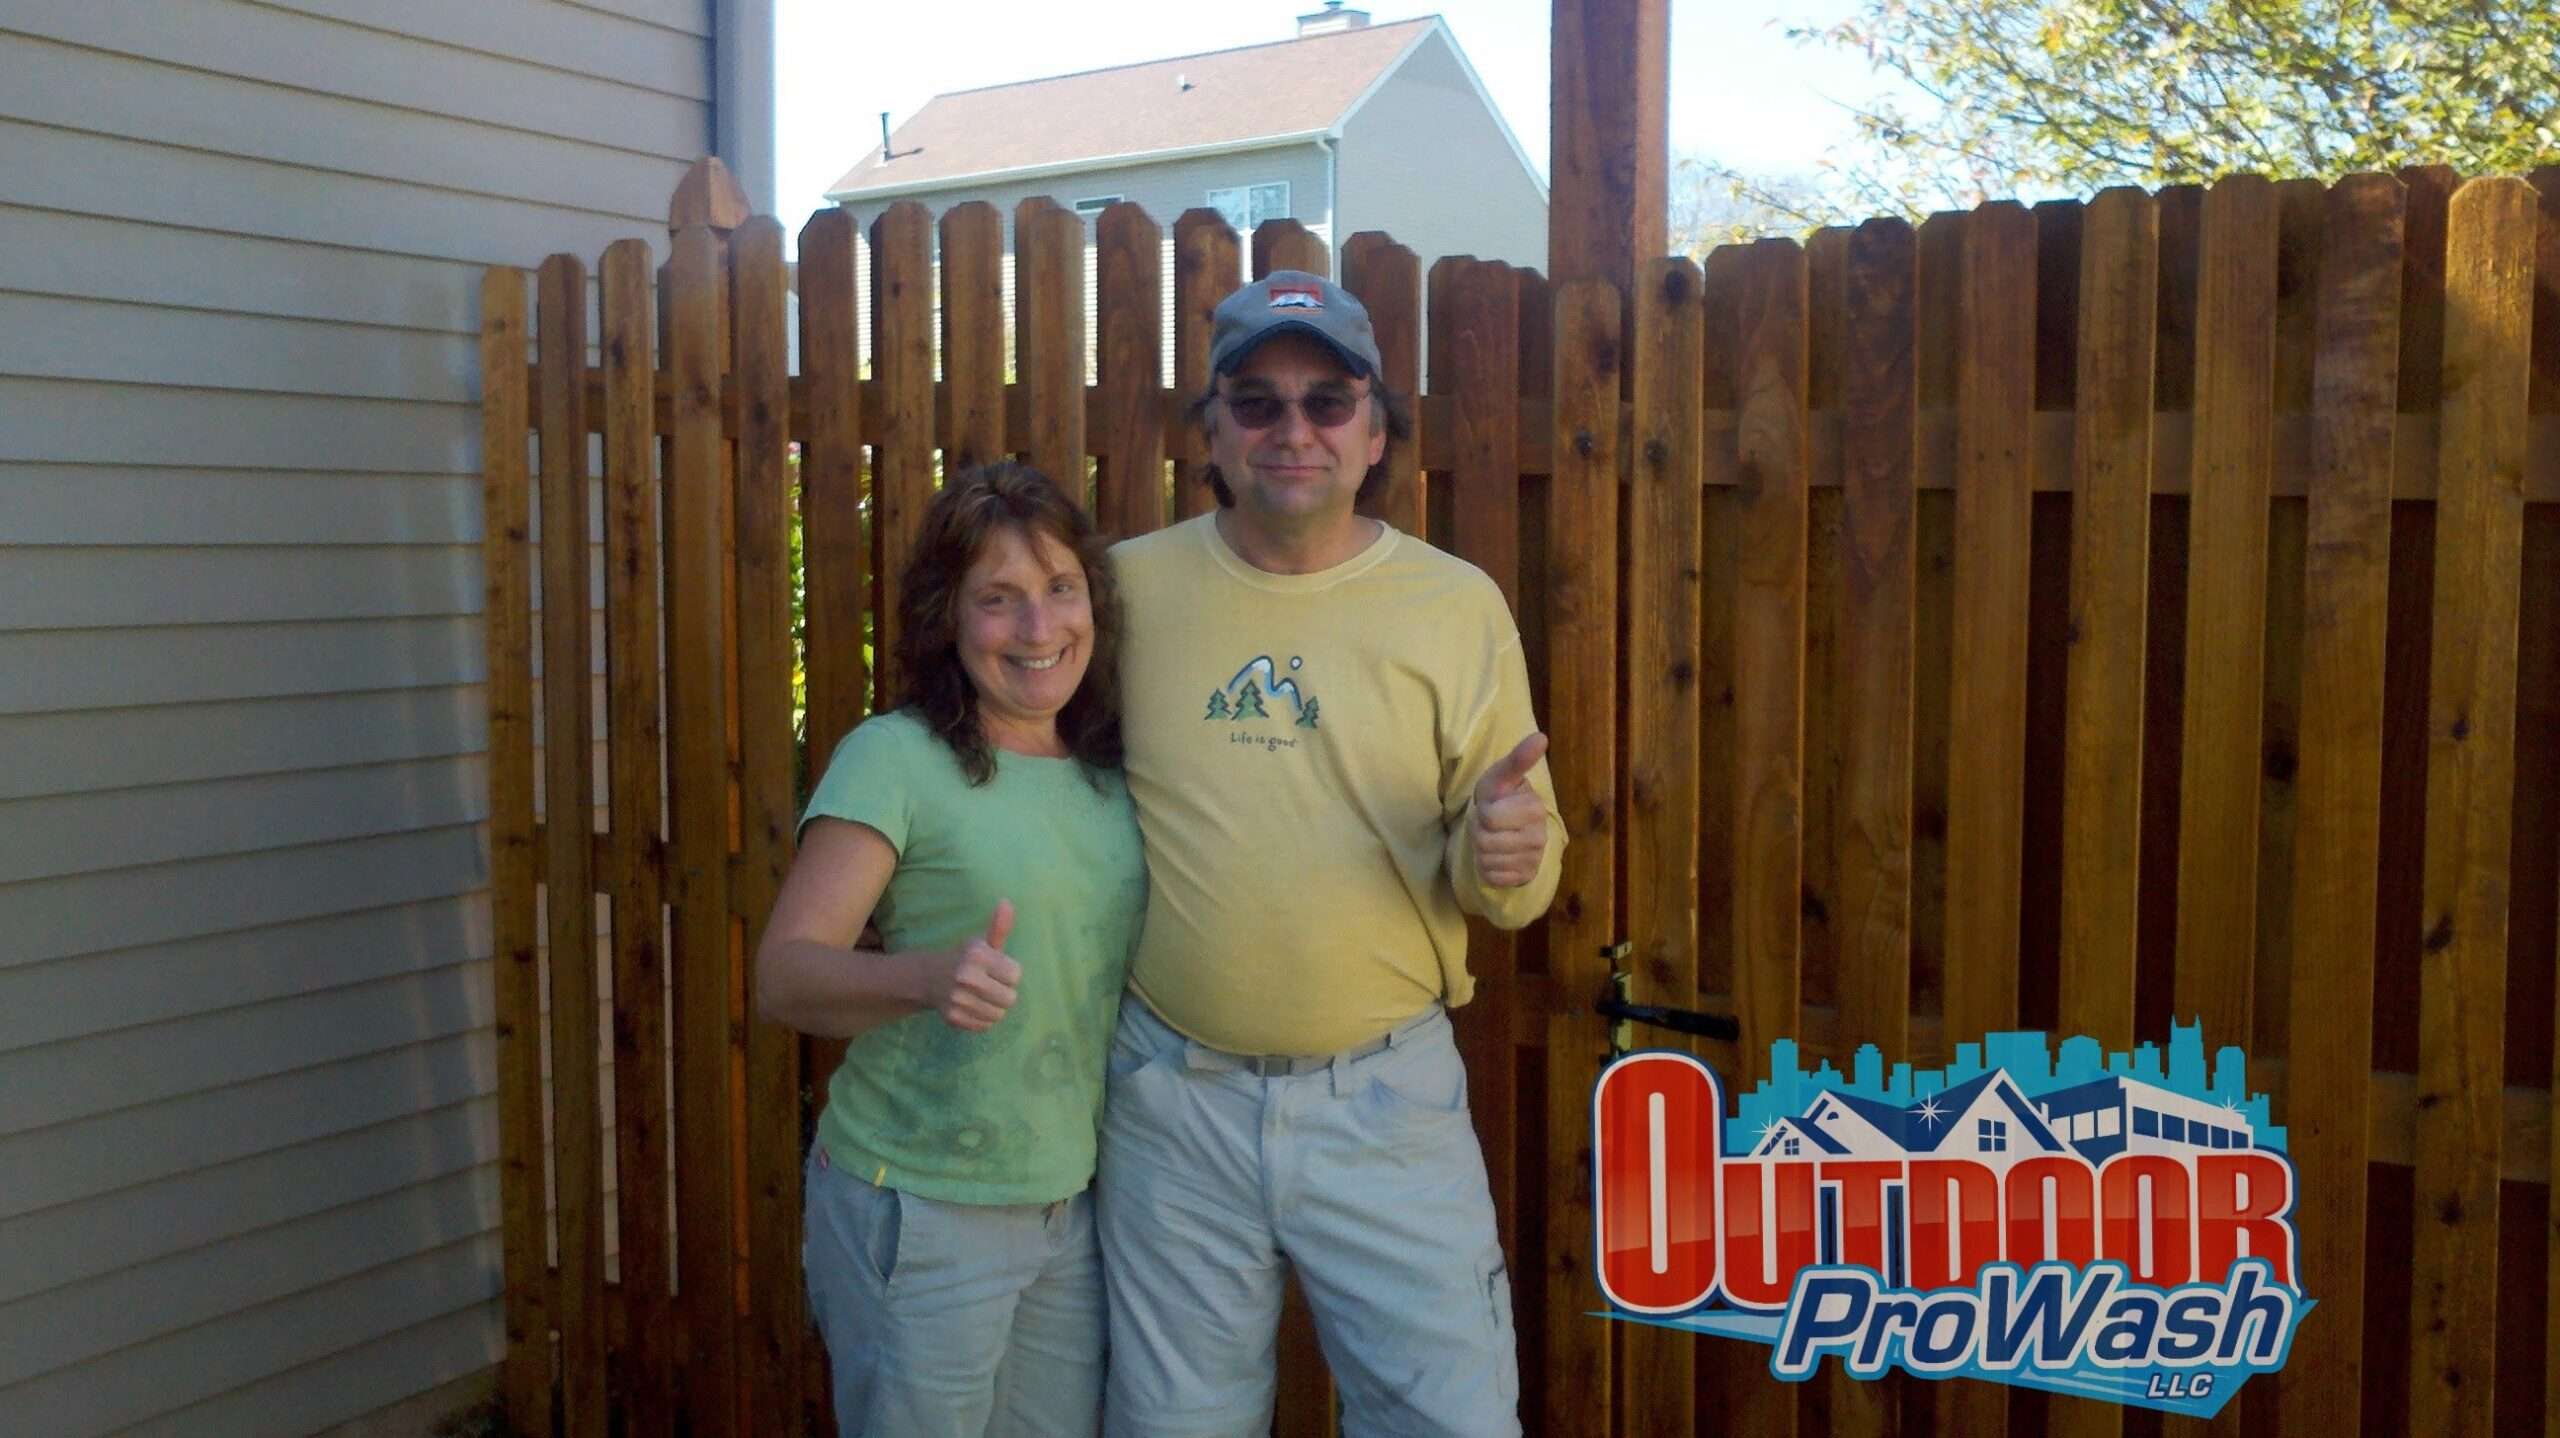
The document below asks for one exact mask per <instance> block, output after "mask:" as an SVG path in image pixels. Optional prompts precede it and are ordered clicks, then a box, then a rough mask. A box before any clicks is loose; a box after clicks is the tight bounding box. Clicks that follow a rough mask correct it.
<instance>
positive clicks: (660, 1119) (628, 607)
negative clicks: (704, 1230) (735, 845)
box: [596, 239, 675, 1438]
mask: <svg viewBox="0 0 2560 1438" xmlns="http://www.w3.org/2000/svg"><path fill="white" fill-rule="evenodd" d="M654 271H655V266H654V264H653V262H652V260H651V256H650V250H649V245H648V243H647V242H646V241H644V240H638V239H626V240H617V241H615V242H614V243H613V244H612V245H611V246H609V247H608V248H607V249H606V250H605V252H604V261H603V264H602V265H601V266H600V270H599V274H598V276H597V287H596V288H597V295H598V297H599V300H600V303H601V308H602V310H603V319H602V324H601V326H600V333H601V337H602V340H603V345H602V356H603V361H604V363H603V371H604V376H603V378H604V383H603V395H602V404H601V406H600V407H599V408H600V410H601V424H602V428H603V433H604V465H605V484H604V508H605V514H604V530H603V533H604V543H605V553H606V563H605V651H606V652H605V708H606V721H605V732H606V736H607V745H606V748H607V754H606V767H607V795H608V797H607V806H608V809H609V812H610V814H611V819H610V822H609V825H608V831H607V833H606V835H605V836H604V840H603V844H604V846H605V847H604V850H603V852H604V855H605V861H604V862H602V863H599V864H598V866H597V867H598V871H599V873H600V874H601V875H602V876H603V878H604V887H605V888H606V889H607V890H608V891H609V893H610V896H611V899H612V921H613V936H612V937H613V960H612V972H613V998H612V1004H613V1024H612V1034H613V1073H614V1109H613V1126H614V1136H615V1163H614V1172H615V1180H616V1181H615V1189H616V1193H615V1199H616V1208H615V1218H616V1224H617V1227H616V1236H617V1242H618V1247H619V1259H620V1264H621V1268H620V1274H619V1283H620V1289H621V1293H622V1301H623V1306H624V1308H625V1309H626V1310H627V1313H628V1322H627V1324H626V1325H624V1328H623V1335H624V1336H623V1338H622V1343H621V1348H622V1362H623V1370H624V1372H625V1374H626V1375H627V1377H626V1383H627V1387H628V1392H627V1394H626V1401H625V1403H624V1408H625V1414H626V1418H627V1420H628V1421H629V1425H630V1427H631V1430H632V1431H633V1433H634V1434H635V1435H648V1438H661V1435H666V1434H669V1433H672V1432H673V1426H672V1425H673V1421H674V1420H673V1413H672V1410H673V1408H674V1404H675V1386H674V1363H675V1354H674V1349H673V1347H672V1345H671V1343H670V1338H671V1333H670V1331H669V1330H670V1327H671V1325H670V1309H669V1304H670V1301H671V1298H672V1294H671V1292H670V1290H669V1287H668V1283H667V1261H668V1257H669V1255H670V1254H671V1253H672V1252H673V1251H674V1238H673V1235H672V1233H671V1232H670V1231H669V1227H668V1223H667V1217H666V1214H667V1205H668V1201H669V1195H668V1192H667V1184H666V1170H667V1158H668V1148H667V1124H666V1118H665V1113H664V1105H665V1103H666V1098H667V1072H666V1063H665V1043H666V1036H667V1030H666V1020H665V1004H666V977H665V973H666V949H665V945H664V943H663V940H662V927H663V924H662V921H661V919H660V913H661V910H660V905H661V903H662V901H663V892H662V888H663V886H662V884H661V880H660V874H659V867H658V863H657V849H658V839H659V834H660V832H661V827H662V824H663V821H664V816H663V812H662V809H661V805H660V792H659V784H660V773H661V767H660V766H661V762H662V744H663V740H664V734H663V732H662V729H661V726H660V723H659V714H658V693H659V684H660V675H661V672H662V670H661V664H660V660H659V653H660V650H659V644H660V633H659V627H658V578H659V574H660V561H659V555H658V475H657V459H658V438H657V433H656V421H655V393H654V392H655V388H656V384H655V382H656V379H657V369H656V366H657V353H656V351H657V345H656V339H657V329H656V321H655V318H654V316H653V315H652V313H651V300H652V299H653V298H654V296H655V293H656V286H657V278H656V274H655V272H654Z"/></svg>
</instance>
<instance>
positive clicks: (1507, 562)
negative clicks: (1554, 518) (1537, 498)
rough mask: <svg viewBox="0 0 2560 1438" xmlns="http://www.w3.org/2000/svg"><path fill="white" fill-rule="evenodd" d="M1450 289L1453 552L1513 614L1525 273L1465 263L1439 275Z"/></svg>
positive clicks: (1447, 341)
mask: <svg viewBox="0 0 2560 1438" xmlns="http://www.w3.org/2000/svg"><path fill="white" fill-rule="evenodd" d="M1432 274H1433V277H1434V278H1435V280H1440V281H1443V282H1444V283H1445V284H1446V286H1447V289H1446V295H1447V301H1446V305H1445V308H1444V309H1443V311H1442V319H1441V324H1440V325H1439V327H1438V329H1437V331H1436V335H1437V341H1438V342H1437V345H1436V346H1435V353H1434V354H1433V357H1432V358H1433V371H1434V374H1435V376H1445V379H1443V380H1440V381H1439V382H1435V383H1434V384H1433V386H1432V387H1433V388H1434V389H1438V390H1446V391H1447V392H1449V393H1450V394H1451V395H1452V396H1454V401H1453V404H1452V407H1451V408H1452V415H1451V421H1450V441H1451V443H1450V466H1449V470H1448V473H1447V476H1446V478H1447V482H1448V483H1449V485H1450V504H1451V510H1450V519H1451V524H1450V533H1449V541H1450V545H1451V547H1452V549H1453V550H1454V552H1456V553H1457V554H1458V555H1459V556H1461V557H1462V558H1465V559H1467V560H1468V561H1470V562H1472V563H1473V564H1475V565H1476V566H1477V567H1478V568H1480V569H1482V570H1484V571H1485V572H1486V573H1487V574H1489V575H1491V576H1492V577H1493V581H1494V583H1495V584H1497V585H1499V586H1500V587H1501V589H1502V595H1503V598H1504V599H1505V600H1506V601H1509V602H1510V603H1511V604H1512V606H1513V608H1514V609H1515V610H1516V609H1517V608H1518V606H1519V595H1520V516H1519V506H1518V502H1517V500H1516V498H1514V496H1516V494H1517V493H1518V489H1519V483H1520V456H1519V443H1520V429H1519V406H1518V405H1517V404H1515V403H1514V402H1512V400H1511V398H1510V396H1513V395H1516V394H1517V393H1519V388H1520V374H1519V365H1520V349H1519V331H1520V317H1519V310H1518V305H1519V298H1520V291H1519V281H1518V272H1517V271H1515V270H1513V269H1512V267H1511V266H1509V265H1506V264H1503V263H1501V262H1499V261H1486V260H1477V259H1473V258H1468V257H1459V258H1456V259H1450V260H1443V261H1441V262H1440V263H1439V264H1436V265H1434V266H1432Z"/></svg>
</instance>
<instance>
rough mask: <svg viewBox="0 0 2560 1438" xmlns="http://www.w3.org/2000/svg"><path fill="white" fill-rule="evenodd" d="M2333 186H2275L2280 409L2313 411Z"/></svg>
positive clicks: (2314, 182)
mask: <svg viewBox="0 0 2560 1438" xmlns="http://www.w3.org/2000/svg"><path fill="white" fill-rule="evenodd" d="M2328 202H2329V187H2328V186H2327V185H2325V184H2322V183H2321V182H2320V181H2318V180H2285V181H2282V182H2280V183H2279V184H2277V186H2276V209H2277V213H2278V220H2277V238H2276V335H2277V340H2276V377H2275V389H2276V410H2277V412H2278V413H2280V414H2306V413H2308V412H2309V411H2310V409H2311V385H2312V374H2313V370H2314V368H2315V365H2316V363H2317V361H2318V358H2319V339H2318V330H2319V299H2320V255H2321V250H2322V245H2321V237H2322V235H2323V233H2324V232H2325V229H2326V216H2327V213H2328Z"/></svg>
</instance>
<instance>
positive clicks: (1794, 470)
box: [1709, 240, 1811, 1435]
mask: <svg viewBox="0 0 2560 1438" xmlns="http://www.w3.org/2000/svg"><path fill="white" fill-rule="evenodd" d="M1740 273H1741V275H1742V279H1741V281H1740V282H1739V283H1740V287H1741V294H1740V296H1739V302H1738V303H1737V305H1736V306H1735V313H1736V319H1737V325H1736V331H1735V338H1734V341H1733V343H1734V346H1735V347H1734V350H1733V354H1734V368H1733V381H1734V384H1735V387H1736V395H1735V401H1736V414H1735V431H1734V433H1735V445H1736V452H1735V453H1736V459H1735V471H1734V472H1735V476H1736V484H1735V499H1736V506H1735V524H1736V539H1735V562H1734V596H1735V598H1734V603H1735V610H1736V612H1735V617H1734V621H1733V675H1732V689H1733V695H1734V698H1733V711H1734V717H1733V739H1732V743H1733V753H1734V757H1733V783H1732V802H1733V805H1734V812H1733V817H1732V820H1731V839H1730V842H1731V845H1732V852H1731V855H1730V862H1731V864H1732V866H1733V876H1732V880H1731V884H1732V898H1731V904H1730V915H1729V918H1730V922H1731V924H1732V927H1733V931H1732V935H1731V937H1730V939H1729V941H1728V942H1729V945H1730V952H1731V954H1732V964H1733V982H1734V991H1735V992H1734V1000H1735V1003H1734V1007H1735V1011H1736V1014H1737V1016H1738V1017H1739V1018H1740V1020H1741V1023H1742V1039H1741V1063H1742V1065H1743V1067H1742V1068H1741V1069H1740V1070H1739V1071H1738V1072H1737V1074H1736V1082H1737V1084H1745V1083H1748V1082H1750V1081H1752V1080H1754V1079H1756V1078H1757V1077H1759V1076H1760V1074H1761V1071H1762V1070H1764V1069H1765V1067H1766V1065H1767V1063H1768V1054H1769V1052H1770V1045H1771V1044H1772V1043H1773V1042H1775V1041H1776V1040H1778V1039H1780V1038H1785V1037H1789V1036H1792V1035H1793V1034H1795V1033H1796V1032H1797V1031H1798V1029H1799V1026H1800V1024H1801V1020H1802V1017H1803V969H1804V964H1803V941H1802V931H1803V925H1802V911H1803V876H1804V871H1805V862H1804V847H1805V809H1806V801H1805V790H1806V782H1807V781H1806V773H1805V768H1806V752H1805V751H1806V743H1807V734H1806V730H1805V724H1804V677H1805V634H1806V627H1807V621H1806V607H1807V606H1806V581H1807V575H1808V573H1809V571H1810V561H1809V557H1808V553H1807V522H1808V514H1809V508H1810V506H1809V496H1808V493H1807V488H1806V483H1805V481H1806V467H1807V466H1806V392H1807V386H1808V384H1809V382H1810V376H1809V374H1808V369H1807V365H1808V357H1807V354H1806V348H1807V344H1808V333H1807V331H1808V320H1809V311H1810V309H1811V293H1810V288H1809V287H1810V283H1811V279H1810V275H1809V272H1808V266H1807V257H1806V254H1805V251H1804V249H1803V247H1802V246H1799V245H1797V244H1795V243H1794V242H1793V241H1787V240H1762V241H1759V242H1757V243H1755V244H1753V245H1751V246H1749V247H1748V248H1747V250H1746V251H1745V259H1744V260H1743V261H1742V262H1741V270H1740ZM1709 280H1710V293H1712V291H1713V277H1712V276H1710V277H1709ZM1776 1388H1777V1385H1769V1384H1759V1383H1752V1384H1746V1385H1742V1386H1741V1387H1740V1391H1739V1393H1738V1395H1737V1398H1736V1399H1735V1401H1734V1402H1733V1403H1732V1404H1731V1412H1730V1416H1731V1419H1732V1423H1733V1426H1734V1427H1735V1428H1736V1430H1737V1431H1744V1432H1753V1433H1774V1434H1781V1435H1783V1434H1790V1433H1793V1432H1794V1431H1796V1422H1797V1404H1796V1402H1795V1398H1794V1395H1793V1394H1791V1393H1786V1392H1782V1391H1775V1390H1776Z"/></svg>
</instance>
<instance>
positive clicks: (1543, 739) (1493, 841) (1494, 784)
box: [1467, 734, 1547, 889]
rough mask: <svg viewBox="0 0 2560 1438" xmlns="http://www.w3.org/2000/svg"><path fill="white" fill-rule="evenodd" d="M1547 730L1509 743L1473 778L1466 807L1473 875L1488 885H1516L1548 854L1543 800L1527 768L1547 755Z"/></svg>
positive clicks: (1531, 874) (1533, 873) (1532, 874)
mask: <svg viewBox="0 0 2560 1438" xmlns="http://www.w3.org/2000/svg"><path fill="white" fill-rule="evenodd" d="M1546 752H1547V736H1546V735H1544V734H1532V735H1530V736H1529V737H1528V738H1526V739H1523V740H1521V741H1520V742H1519V743H1518V744H1516V745H1513V746H1512V749H1511V752H1510V753H1508V754H1505V755H1503V756H1502V757H1501V758H1500V759H1498V760H1495V761H1494V765H1493V767H1492V768H1490V769H1487V770H1485V771H1484V776H1483V777H1482V778H1479V779H1478V780H1476V792H1475V802H1474V803H1473V804H1471V805H1469V806H1468V810H1467V845H1468V848H1469V849H1470V850H1471V851H1472V852H1473V853H1474V855H1475V861H1476V875H1477V877H1479V878H1481V879H1482V880H1484V882H1485V883H1486V884H1487V885H1488V886H1489V887H1492V888H1496V889H1516V888H1518V887H1520V886H1521V885H1522V884H1525V883H1527V882H1529V881H1530V880H1531V879H1534V878H1536V877H1537V876H1538V865H1539V863H1540V862H1541V861H1543V860H1544V859H1545V858H1546V855H1547V806H1546V801H1544V800H1542V799H1540V798H1539V797H1538V791H1537V790H1535V789H1532V788H1530V787H1529V771H1530V770H1532V769H1534V768H1536V767H1537V765H1538V761H1539V760H1540V759H1541V758H1544V757H1545V756H1546Z"/></svg>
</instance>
